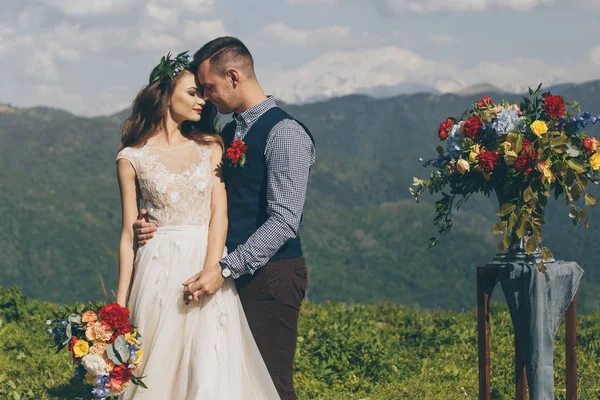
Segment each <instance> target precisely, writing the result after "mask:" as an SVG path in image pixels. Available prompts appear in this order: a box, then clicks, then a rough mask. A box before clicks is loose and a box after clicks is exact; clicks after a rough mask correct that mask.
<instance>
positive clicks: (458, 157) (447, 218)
mask: <svg viewBox="0 0 600 400" xmlns="http://www.w3.org/2000/svg"><path fill="white" fill-rule="evenodd" d="M541 86H542V85H541V84H540V86H538V88H537V89H536V90H535V91H534V90H532V89H529V96H528V97H525V98H523V101H522V102H521V104H520V105H517V104H509V103H507V102H505V101H503V102H501V103H494V102H493V100H492V99H491V98H490V97H489V96H484V97H483V98H482V99H481V100H479V101H477V102H475V103H474V104H473V105H472V106H471V107H470V108H469V109H467V110H466V111H465V112H464V113H463V115H462V116H461V117H460V118H453V117H449V118H447V119H446V120H445V121H443V122H442V123H441V125H440V127H439V129H438V136H439V139H440V140H441V141H443V142H445V146H438V147H437V152H438V156H437V158H434V159H431V160H428V161H425V162H424V164H423V166H425V167H427V166H433V168H434V169H433V171H432V172H431V174H430V176H429V178H428V179H418V178H414V183H413V187H411V188H410V192H411V193H412V194H413V196H414V197H415V199H416V200H417V201H418V200H419V197H420V195H421V193H423V192H424V191H426V190H427V191H429V192H430V193H432V194H433V193H440V192H441V195H442V197H441V199H439V200H438V201H436V203H435V208H436V214H437V215H436V217H435V218H434V221H433V222H434V225H435V226H436V227H437V228H438V233H439V236H438V237H434V238H431V244H430V247H431V246H434V245H435V244H436V243H437V241H438V240H439V238H440V237H441V236H444V235H445V234H447V233H448V232H449V231H450V229H451V228H452V208H453V205H454V203H455V199H456V197H457V196H461V197H460V198H459V199H458V200H457V201H456V204H455V205H456V208H457V209H458V207H460V205H461V203H462V202H464V201H465V200H467V199H468V197H469V196H470V195H472V194H473V193H478V192H482V193H484V194H486V195H490V194H491V192H496V195H497V196H498V200H499V203H500V208H499V210H498V213H497V215H498V216H499V217H500V218H501V221H500V222H498V223H497V224H496V226H495V227H494V233H495V234H501V235H503V239H502V241H501V242H500V244H499V245H498V250H499V251H503V250H505V249H508V248H509V246H511V244H512V243H514V241H515V237H516V238H518V239H522V238H525V239H526V245H525V247H526V249H525V250H526V251H527V253H529V254H531V253H533V252H534V251H536V250H537V249H538V248H539V247H540V245H541V243H542V230H541V227H542V225H543V224H544V211H545V207H546V204H547V201H548V198H549V197H550V196H551V195H554V197H555V198H558V197H561V196H564V198H565V199H566V202H567V203H568V205H569V206H570V214H569V216H570V217H571V219H572V220H573V222H574V224H575V226H577V224H578V223H579V222H580V221H583V220H585V226H586V227H589V218H587V215H586V214H587V208H586V207H588V206H589V207H593V206H594V205H596V198H595V197H594V196H593V195H592V194H591V193H588V192H587V189H588V183H589V182H593V183H596V184H598V183H600V149H599V147H598V139H596V138H594V137H588V136H587V135H586V134H585V132H584V131H583V128H585V127H586V126H587V124H588V123H590V122H591V123H593V124H595V123H596V122H597V121H598V116H597V115H595V114H591V113H589V112H582V111H581V109H580V107H579V105H578V104H577V102H574V103H573V104H567V103H565V100H564V99H563V98H562V97H561V96H555V95H552V94H550V93H547V92H546V93H542V92H541ZM421 161H422V160H421ZM580 199H583V200H580ZM581 203H583V204H581ZM541 250H542V257H543V259H544V260H548V259H550V258H551V256H552V255H551V252H550V250H549V249H548V248H547V247H542V248H541ZM538 268H539V269H540V270H541V271H543V270H544V263H543V261H542V262H540V263H539V265H538Z"/></svg>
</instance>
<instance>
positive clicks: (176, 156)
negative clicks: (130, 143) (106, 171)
mask: <svg viewBox="0 0 600 400" xmlns="http://www.w3.org/2000/svg"><path fill="white" fill-rule="evenodd" d="M213 149H214V145H213V146H202V145H199V144H197V143H196V142H194V141H190V142H188V143H186V144H184V145H181V146H178V147H174V148H170V149H160V148H156V147H150V146H143V147H140V148H134V147H126V148H124V149H123V150H121V151H120V152H119V154H117V161H118V160H120V159H122V158H124V159H126V160H128V161H129V162H130V163H131V165H132V166H133V168H134V169H135V172H136V175H137V181H138V184H139V188H140V191H141V195H142V199H143V201H144V205H145V207H146V209H147V210H148V212H149V214H150V221H151V222H154V223H155V224H156V225H158V226H173V225H199V226H205V225H208V224H209V222H210V200H211V192H212V186H213V173H212V171H211V165H210V155H211V153H212V150H213Z"/></svg>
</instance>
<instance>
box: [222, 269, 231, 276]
mask: <svg viewBox="0 0 600 400" xmlns="http://www.w3.org/2000/svg"><path fill="white" fill-rule="evenodd" d="M222 275H223V277H224V278H229V276H230V275H231V271H230V270H229V268H224V269H223V271H222Z"/></svg>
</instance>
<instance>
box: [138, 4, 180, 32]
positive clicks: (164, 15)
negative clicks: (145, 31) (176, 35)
mask: <svg viewBox="0 0 600 400" xmlns="http://www.w3.org/2000/svg"><path fill="white" fill-rule="evenodd" d="M145 14H146V18H147V20H148V23H149V24H151V25H152V26H153V27H154V28H155V29H158V30H161V31H162V30H165V29H167V28H174V27H177V25H178V22H179V15H180V12H179V10H177V9H175V8H173V7H168V6H162V5H159V4H156V3H148V4H146V7H145Z"/></svg>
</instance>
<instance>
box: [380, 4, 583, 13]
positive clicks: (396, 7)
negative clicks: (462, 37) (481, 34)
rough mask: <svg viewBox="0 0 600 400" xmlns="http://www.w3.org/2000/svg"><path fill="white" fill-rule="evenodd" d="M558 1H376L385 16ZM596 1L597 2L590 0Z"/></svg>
mask: <svg viewBox="0 0 600 400" xmlns="http://www.w3.org/2000/svg"><path fill="white" fill-rule="evenodd" d="M555 1H556V0H375V5H376V6H377V7H378V8H379V10H380V12H381V13H382V14H384V15H389V14H390V13H391V14H392V15H396V16H400V15H407V14H463V13H482V12H488V11H491V10H514V11H531V10H533V9H535V8H537V7H539V6H544V5H550V4H552V3H554V2H555ZM589 1H595V0H589Z"/></svg>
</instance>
